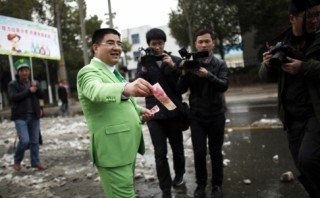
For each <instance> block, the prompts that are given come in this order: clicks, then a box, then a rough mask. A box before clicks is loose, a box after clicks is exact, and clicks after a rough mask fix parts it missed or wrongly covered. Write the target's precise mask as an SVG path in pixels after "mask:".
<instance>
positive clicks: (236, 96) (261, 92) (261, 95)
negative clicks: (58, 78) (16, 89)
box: [0, 84, 277, 120]
mask: <svg viewBox="0 0 320 198" xmlns="http://www.w3.org/2000/svg"><path fill="white" fill-rule="evenodd" d="M225 96H226V102H227V103H234V102H241V101H244V100H245V101H251V100H269V99H275V98H276V97H277V86H276V84H264V85H252V86H246V87H230V88H229V89H228V90H227V92H226V93H225ZM136 99H137V102H138V104H140V105H142V106H144V98H136ZM44 112H45V116H46V117H52V116H58V115H61V113H60V107H58V106H52V105H46V106H45V108H44ZM69 114H70V115H71V116H73V115H76V114H82V109H81V106H80V103H79V101H75V102H73V103H71V104H70V105H69ZM10 116H11V110H10V108H8V107H7V108H6V109H5V110H2V111H0V120H3V119H10Z"/></svg>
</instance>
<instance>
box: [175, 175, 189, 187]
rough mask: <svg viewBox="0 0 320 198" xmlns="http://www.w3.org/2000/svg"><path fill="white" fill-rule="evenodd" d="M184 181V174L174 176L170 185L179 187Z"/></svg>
mask: <svg viewBox="0 0 320 198" xmlns="http://www.w3.org/2000/svg"><path fill="white" fill-rule="evenodd" d="M185 183H186V181H185V180H184V174H183V175H181V176H177V175H176V176H175V178H174V180H173V181H172V186H173V187H179V186H182V185H184V184H185Z"/></svg>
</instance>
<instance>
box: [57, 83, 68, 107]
mask: <svg viewBox="0 0 320 198" xmlns="http://www.w3.org/2000/svg"><path fill="white" fill-rule="evenodd" d="M58 97H59V99H60V100H61V101H62V102H64V103H67V102H68V92H67V89H66V88H65V87H64V86H59V87H58Z"/></svg>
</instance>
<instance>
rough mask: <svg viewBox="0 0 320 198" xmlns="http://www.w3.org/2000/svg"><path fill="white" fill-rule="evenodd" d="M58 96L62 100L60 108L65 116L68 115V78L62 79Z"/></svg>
mask: <svg viewBox="0 0 320 198" xmlns="http://www.w3.org/2000/svg"><path fill="white" fill-rule="evenodd" d="M58 96H59V100H60V102H61V107H60V110H61V112H62V115H63V116H66V115H68V96H69V92H68V85H67V81H66V80H61V81H60V83H59V87H58Z"/></svg>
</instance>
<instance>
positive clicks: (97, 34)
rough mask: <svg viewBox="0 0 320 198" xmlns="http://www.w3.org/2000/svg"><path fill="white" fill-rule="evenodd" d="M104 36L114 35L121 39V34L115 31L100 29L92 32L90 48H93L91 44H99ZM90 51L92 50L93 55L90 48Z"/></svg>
mask: <svg viewBox="0 0 320 198" xmlns="http://www.w3.org/2000/svg"><path fill="white" fill-rule="evenodd" d="M106 34H115V35H118V36H119V37H121V34H120V33H119V32H118V31H117V30H115V29H112V28H101V29H98V30H96V31H94V33H93V35H92V40H91V47H92V46H93V44H96V43H100V42H101V41H102V40H103V37H104V36H105V35H106ZM91 50H92V54H94V51H93V49H92V48H91Z"/></svg>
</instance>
